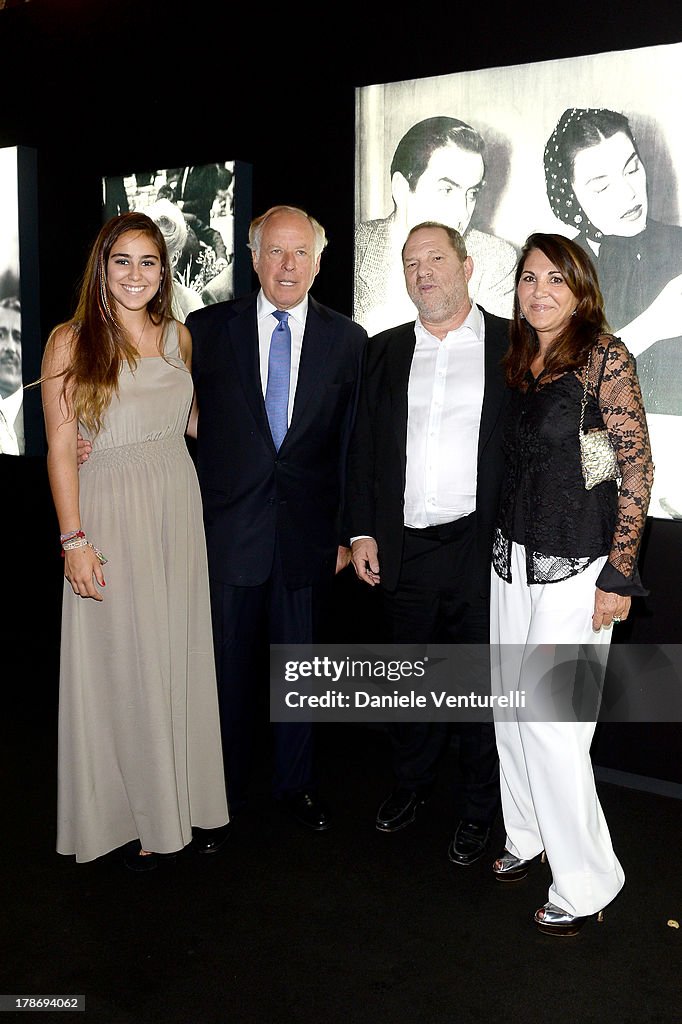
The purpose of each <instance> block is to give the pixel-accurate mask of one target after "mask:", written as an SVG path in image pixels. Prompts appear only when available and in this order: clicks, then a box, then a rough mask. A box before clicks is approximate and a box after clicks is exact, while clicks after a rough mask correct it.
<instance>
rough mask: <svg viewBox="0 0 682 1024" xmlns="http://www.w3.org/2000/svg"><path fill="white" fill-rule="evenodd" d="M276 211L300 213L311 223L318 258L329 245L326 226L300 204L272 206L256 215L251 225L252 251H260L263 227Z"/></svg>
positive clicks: (250, 244)
mask: <svg viewBox="0 0 682 1024" xmlns="http://www.w3.org/2000/svg"><path fill="white" fill-rule="evenodd" d="M276 213H298V214H300V216H301V217H305V219H306V220H307V221H308V223H309V224H310V226H311V228H312V229H313V236H314V241H313V252H314V257H315V259H317V258H318V256H320V255H321V254H322V252H323V250H324V249H325V247H326V245H327V235H326V233H325V230H324V228H323V227H322V225H321V224H320V223H319V221H316V220H315V218H314V217H311V216H310V214H309V213H306V211H305V210H302V209H300V207H298V206H271V207H270V209H269V210H266V211H265V213H262V214H261V215H260V217H255V218H254V219H253V220H252V221H251V224H250V225H249V241H248V247H249V249H250V250H251V252H253V253H255V254H256V256H258V254H259V253H260V246H261V239H262V237H263V229H264V227H265V225H266V224H267V222H268V221H269V219H270V217H272V216H273V215H274V214H276Z"/></svg>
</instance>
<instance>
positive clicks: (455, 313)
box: [347, 221, 508, 865]
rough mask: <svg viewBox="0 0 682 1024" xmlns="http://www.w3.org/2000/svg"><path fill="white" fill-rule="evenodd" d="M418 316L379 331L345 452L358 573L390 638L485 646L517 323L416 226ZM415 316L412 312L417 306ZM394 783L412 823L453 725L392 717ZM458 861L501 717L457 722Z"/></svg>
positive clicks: (474, 822)
mask: <svg viewBox="0 0 682 1024" xmlns="http://www.w3.org/2000/svg"><path fill="white" fill-rule="evenodd" d="M402 264H403V267H404V281H405V284H406V285H407V291H408V293H409V296H410V298H411V300H412V302H413V304H414V306H416V310H417V313H418V317H417V319H416V323H415V321H414V319H413V320H412V322H410V323H406V324H403V325H402V326H400V327H394V328H391V329H390V330H387V331H384V332H383V333H381V334H379V335H377V336H376V337H373V338H371V339H370V341H369V343H368V345H367V349H366V358H365V367H364V371H363V383H362V388H361V394H360V402H359V406H358V413H357V417H356V423H355V428H354V431H353V436H352V440H351V448H350V453H349V476H348V488H347V508H348V520H349V525H350V532H351V540H352V560H353V565H354V567H355V571H356V573H357V576H358V577H359V579H360V580H362V581H364V582H365V583H367V584H369V585H370V586H372V587H374V586H379V587H380V596H381V605H382V608H383V611H384V613H385V625H386V639H387V642H389V643H400V644H404V643H407V644H414V643H429V642H432V643H467V644H485V645H487V644H488V643H489V614H488V612H489V587H490V566H491V557H492V540H493V525H494V518H495V515H496V512H497V506H498V500H499V490H500V483H501V476H502V446H501V431H502V420H503V411H504V408H505V406H506V402H507V389H506V385H505V383H504V376H503V372H502V368H501V365H500V361H501V359H502V356H503V354H504V352H505V350H506V348H507V330H508V322H507V321H506V320H503V319H501V318H498V317H496V316H492V315H491V314H489V313H488V312H487V311H486V310H484V309H483V308H482V307H480V306H479V305H477V304H475V303H472V302H471V299H470V297H469V292H468V285H469V282H470V281H471V278H472V275H473V273H474V271H475V265H474V261H473V260H472V258H471V256H470V255H468V254H467V249H466V246H465V243H464V240H463V238H462V236H461V234H460V233H459V232H458V231H456V230H455V229H454V228H452V227H450V226H449V225H445V224H439V223H436V222H430V221H427V222H424V223H421V224H417V225H415V226H413V227H412V229H411V230H410V232H409V234H408V235H407V241H406V242H405V243H404V246H403V251H402ZM413 312H414V311H413ZM387 728H388V733H389V737H390V742H391V748H392V757H393V773H394V780H395V784H394V789H393V791H392V792H391V794H390V795H389V796H388V798H387V799H386V800H384V802H383V803H382V804H381V806H380V808H379V811H378V814H377V819H376V826H377V828H378V829H379V830H380V831H382V832H395V831H397V830H399V829H401V828H404V827H406V826H407V825H410V824H411V823H412V822H413V821H414V820H415V818H416V815H417V811H418V808H419V806H420V805H421V804H422V803H423V802H424V801H425V799H426V798H427V797H428V795H429V794H430V792H431V790H432V788H433V785H434V781H435V779H436V775H437V762H438V761H439V759H440V757H441V755H442V754H443V752H444V750H445V749H446V746H447V743H448V741H449V740H450V739H451V738H452V737H451V733H450V730H449V723H447V722H418V723H413V724H403V723H391V724H389V725H388V727H387ZM453 728H454V730H455V732H456V733H457V739H458V746H459V753H458V758H459V760H458V765H459V776H460V777H459V778H458V779H457V780H455V785H454V802H455V820H456V821H457V822H458V823H457V825H456V828H455V832H454V838H453V840H452V842H451V843H450V847H449V850H448V855H449V857H450V860H451V861H453V862H454V863H456V864H460V865H469V864H473V863H474V862H475V861H476V860H478V859H479V857H481V856H482V854H483V853H484V852H485V850H486V848H487V846H488V844H489V840H490V828H491V825H492V823H493V820H494V818H495V816H496V814H497V811H498V808H499V767H498V759H497V750H496V746H495V735H494V727H493V725H492V723H485V722H483V723H476V722H457V723H455V724H454V727H453Z"/></svg>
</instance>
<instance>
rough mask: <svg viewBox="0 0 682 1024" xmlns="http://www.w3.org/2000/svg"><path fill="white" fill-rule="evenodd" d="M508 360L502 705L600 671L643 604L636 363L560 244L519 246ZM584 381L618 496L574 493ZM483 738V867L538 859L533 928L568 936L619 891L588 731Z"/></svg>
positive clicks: (496, 564) (516, 871) (518, 870)
mask: <svg viewBox="0 0 682 1024" xmlns="http://www.w3.org/2000/svg"><path fill="white" fill-rule="evenodd" d="M505 365H506V375H507V383H508V384H509V385H510V387H511V388H512V389H513V392H514V397H513V400H512V406H511V409H512V412H511V416H510V419H509V423H508V427H507V432H506V438H505V454H506V475H505V481H504V486H503V492H502V501H501V507H500V513H499V519H498V528H497V531H496V537H495V547H494V552H493V572H492V588H491V589H492V592H491V643H492V645H493V647H492V652H493V657H492V672H493V684H494V687H495V689H497V690H498V692H500V693H505V694H506V693H508V692H509V691H517V690H525V691H530V692H532V691H533V688H534V686H535V685H536V684H537V683H538V682H540V681H541V680H542V682H543V683H544V685H545V690H546V691H548V690H552V689H553V688H556V687H557V686H558V684H559V681H560V680H565V679H566V678H567V665H568V667H569V675H570V674H571V672H572V673H573V676H575V677H576V678H577V675H576V672H575V670H576V666H577V664H578V663H577V661H576V660H575V658H573V657H572V655H574V654H575V652H578V651H581V652H583V654H584V652H585V651H586V650H587V651H589V652H591V653H590V655H589V656H588V659H587V660H588V666H589V667H590V668H591V670H594V665H595V664H596V666H597V676H599V675H600V672H601V671H603V668H604V667H605V661H606V656H607V654H608V646H609V643H610V640H611V634H612V625H613V623H614V622H616V623H617V622H622V621H623V620H624V619H626V618H627V616H628V613H629V610H630V601H631V598H632V596H633V595H642V594H646V593H647V592H646V591H645V590H644V589H643V587H642V584H641V582H640V579H639V573H638V570H637V554H638V551H639V546H640V542H641V538H642V532H643V530H644V524H645V520H646V513H647V509H648V505H649V497H650V493H651V485H652V482H653V463H652V461H651V450H650V446H649V437H648V432H647V425H646V416H645V413H644V406H643V403H642V395H641V391H640V387H639V382H638V379H637V372H636V368H635V362H634V359H633V358H632V356H631V354H630V353H629V352H628V350H627V348H626V347H625V345H624V344H623V343H622V341H621V340H620V339H619V338H615V337H613V335H611V334H610V333H609V332H608V326H607V323H606V319H605V315H604V307H603V300H602V295H601V291H600V288H599V283H598V280H597V276H596V272H595V269H594V266H593V264H592V262H591V260H590V257H589V256H588V255H587V253H586V252H585V251H584V250H583V249H582V248H581V247H580V245H578V244H577V243H576V242H573V241H571V240H570V239H568V238H565V237H564V236H563V235H550V234H533V235H531V236H530V237H529V238H528V240H527V242H526V244H525V246H524V248H523V251H522V253H521V256H520V259H519V263H518V267H517V272H516V297H515V303H514V316H513V320H512V324H511V329H510V346H509V349H508V351H507V354H506V357H505ZM586 373H587V406H586V410H585V419H584V429H585V430H593V429H600V428H603V427H604V426H605V427H606V429H607V431H608V434H609V438H610V440H611V443H612V445H613V447H614V449H615V451H616V456H617V461H618V467H619V472H620V477H621V482H620V488H619V486H618V484H617V483H616V481H615V480H608V481H605V482H603V483H600V484H598V485H597V486H595V487H593V488H591V489H589V490H588V489H586V487H585V482H584V480H583V476H582V470H581V462H580V448H579V443H578V432H579V423H580V413H581V402H582V398H583V393H584V386H585V374H586ZM567 658H568V661H567ZM547 681H549V684H550V685H549V688H548V687H547ZM600 682H601V678H598V683H600ZM536 711H537V708H536ZM528 717H530V716H528ZM536 717H537V716H536ZM539 717H540V718H542V717H544V716H543V715H540V716H539ZM564 717H570V716H567V715H566V716H564ZM595 717H596V712H595ZM495 727H496V735H497V744H498V750H499V755H500V780H501V789H502V809H503V814H504V822H505V828H506V831H507V840H506V843H505V850H504V852H503V854H502V855H501V857H499V858H498V859H497V860H496V861H495V863H494V865H493V871H494V872H495V876H496V877H497V879H498V880H500V881H512V880H516V879H519V878H522V877H524V876H525V875H526V874H527V873H528V868H529V864H530V862H531V861H532V860H534V858H535V857H537V856H538V855H539V854H540V853H541V852H543V851H544V853H545V854H546V856H547V859H548V861H549V864H550V867H551V869H552V884H551V886H550V889H549V901H548V902H547V903H546V904H545V906H544V907H541V908H540V909H539V910H538V911H537V912H536V914H535V922H536V924H537V925H538V927H539V928H540V930H542V931H544V932H549V933H551V934H562V935H573V934H575V933H576V932H577V931H578V929H579V927H580V926H581V924H582V923H583V922H584V921H585V920H586V918H587V917H589V916H591V915H593V914H597V913H600V912H601V910H602V909H603V908H604V907H605V906H606V904H607V903H609V902H610V901H611V900H612V899H613V898H614V897H615V896H616V895H617V893H618V892H619V891H620V889H621V888H622V885H623V882H624V874H623V870H622V867H621V865H620V863H619V861H618V859H617V857H616V855H615V853H614V851H613V846H612V844H611V838H610V835H609V830H608V826H607V824H606V821H605V819H604V814H603V812H602V809H601V806H600V804H599V800H598V798H597V793H596V789H595V784H594V776H593V773H592V765H591V761H590V744H591V741H592V737H593V734H594V729H595V723H594V722H593V721H588V722H583V721H560V722H552V721H529V720H525V721H524V720H523V718H522V717H521V715H518V714H516V713H514V714H509V715H504V716H503V715H498V720H497V721H496V725H495Z"/></svg>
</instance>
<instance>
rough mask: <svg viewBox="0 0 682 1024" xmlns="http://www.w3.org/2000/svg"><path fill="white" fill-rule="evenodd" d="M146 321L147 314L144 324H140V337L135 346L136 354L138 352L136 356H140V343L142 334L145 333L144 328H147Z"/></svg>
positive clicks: (147, 318)
mask: <svg viewBox="0 0 682 1024" xmlns="http://www.w3.org/2000/svg"><path fill="white" fill-rule="evenodd" d="M148 320H149V313H147V314H146V315H145V318H144V323H143V324H142V330H141V331H140V337H139V338H138V339H137V345H136V348H137V352H138V355H139V354H140V342H141V341H142V335H143V334H144V332H145V330H146V327H147V321H148Z"/></svg>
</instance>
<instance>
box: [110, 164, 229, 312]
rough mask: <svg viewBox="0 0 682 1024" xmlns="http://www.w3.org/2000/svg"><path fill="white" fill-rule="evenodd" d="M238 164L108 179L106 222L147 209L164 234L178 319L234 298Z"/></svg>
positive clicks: (138, 173)
mask: <svg viewBox="0 0 682 1024" xmlns="http://www.w3.org/2000/svg"><path fill="white" fill-rule="evenodd" d="M234 178H235V166H234V162H233V161H226V162H224V163H215V164H201V165H198V166H192V165H187V166H185V167H170V168H164V169H161V170H152V171H137V172H135V173H131V174H127V175H112V176H108V177H105V178H104V179H103V182H102V187H103V217H104V219H105V220H107V219H108V218H109V217H112V216H115V215H116V214H119V213H124V212H125V211H126V210H141V211H143V212H144V213H146V214H148V215H149V216H150V217H151V218H152V220H154V221H155V222H156V223H157V224H158V226H159V228H160V229H161V231H162V233H163V235H164V237H165V239H166V244H167V246H168V252H169V257H170V261H171V265H172V266H173V298H174V305H175V308H174V313H175V316H176V317H177V318H178V319H179V320H182V321H184V319H185V317H186V316H187V314H188V313H190V312H191V311H192V310H194V309H199V308H200V307H201V306H207V305H210V304H211V303H213V302H221V301H223V300H224V299H231V298H233V297H234V184H235V182H234Z"/></svg>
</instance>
